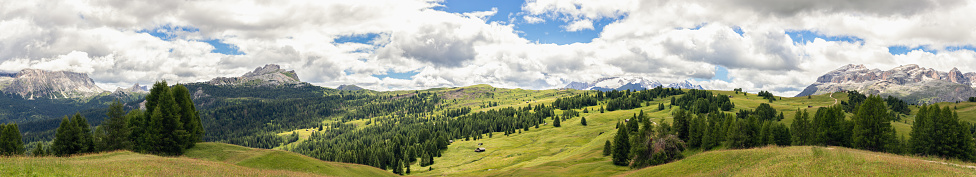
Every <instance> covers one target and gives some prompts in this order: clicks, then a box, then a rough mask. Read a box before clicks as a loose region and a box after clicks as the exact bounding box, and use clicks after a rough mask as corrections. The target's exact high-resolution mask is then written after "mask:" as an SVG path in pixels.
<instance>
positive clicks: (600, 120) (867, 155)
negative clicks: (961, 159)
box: [411, 86, 976, 176]
mask: <svg viewBox="0 0 976 177" xmlns="http://www.w3.org/2000/svg"><path fill="white" fill-rule="evenodd" d="M479 88H480V89H490V88H481V87H480V86H475V87H474V88H467V89H465V91H470V90H475V89H479ZM448 90H451V89H448ZM492 91H493V92H492ZM492 91H489V92H492V93H494V97H493V98H476V99H470V100H458V101H457V103H458V104H460V105H468V106H477V105H476V104H477V103H480V102H487V101H497V102H500V103H502V104H500V105H499V106H496V107H493V108H501V107H509V106H524V105H525V104H527V103H525V102H524V100H527V99H525V98H531V99H532V101H530V103H528V104H538V103H546V104H548V103H551V102H552V101H553V100H554V97H557V96H564V95H571V94H575V93H580V91H575V90H563V91H555V90H550V91H542V93H540V92H536V91H524V90H508V89H497V90H492ZM526 92H528V93H526ZM713 92H714V93H716V94H726V95H733V98H732V99H731V100H732V101H733V103H735V105H736V107H735V109H733V110H732V111H730V112H729V113H734V112H737V111H738V110H742V109H749V110H751V109H754V108H755V107H757V106H759V104H761V103H769V101H768V100H765V99H762V98H761V97H758V96H756V95H755V94H748V96H744V95H742V94H741V93H739V94H735V93H734V92H731V91H713ZM520 94H524V95H522V96H521V97H520V96H518V95H520ZM537 95H538V96H537ZM546 96H549V98H546ZM519 98H522V99H521V100H515V99H519ZM846 100H847V94H846V93H834V94H825V95H814V96H811V97H809V98H808V97H796V98H782V100H777V101H774V102H772V103H769V104H771V105H772V107H773V108H775V109H777V110H778V111H782V112H784V115H785V119H784V120H783V121H782V122H783V123H785V124H787V125H789V124H790V123H792V121H793V115H794V111H796V110H798V109H799V110H807V111H808V112H810V114H811V116H813V113H814V112H816V110H817V109H818V108H820V107H826V106H830V105H834V104H839V103H840V102H841V101H846ZM669 101H670V99H669V98H665V99H658V100H656V101H651V102H650V103H648V104H646V105H649V106H645V107H642V108H638V109H632V110H618V111H613V112H606V113H599V111H595V110H598V109H599V106H593V107H588V109H589V110H591V111H590V113H582V114H581V115H582V116H583V117H586V119H587V122H588V124H589V126H582V125H580V123H579V120H580V118H573V119H571V120H567V121H564V122H563V123H562V125H563V126H562V127H558V128H557V127H553V126H552V125H551V124H550V125H546V126H540V128H538V129H537V128H534V127H533V128H530V129H529V131H522V132H521V133H516V134H512V135H509V136H506V135H503V134H502V133H501V132H496V133H495V134H494V137H493V138H487V135H485V137H486V138H485V139H482V140H472V141H464V140H463V139H462V140H455V143H454V144H452V145H450V146H449V149H448V150H447V151H446V152H445V153H444V156H443V157H440V158H436V159H435V161H436V163H435V164H434V165H433V166H432V170H430V169H431V168H428V167H420V166H419V165H417V164H414V165H413V166H411V169H412V171H413V173H412V174H411V175H417V176H442V175H447V176H612V175H631V176H659V175H658V174H659V173H660V174H675V175H679V176H683V175H692V176H695V175H703V176H714V175H729V174H740V173H741V174H744V175H746V176H750V175H749V174H758V175H774V176H775V175H780V176H782V175H787V176H795V175H805V174H812V175H818V174H819V175H826V174H843V173H833V171H832V170H835V169H838V170H848V171H854V173H862V174H879V175H892V174H902V173H904V174H919V175H955V176H958V174H965V175H973V174H972V173H960V172H966V171H961V170H959V169H961V168H956V167H954V166H951V165H943V164H937V163H929V164H927V165H925V166H922V167H912V168H913V169H911V170H909V171H906V170H908V169H896V168H892V167H902V166H904V167H911V166H910V165H911V164H912V163H915V162H921V161H923V160H921V159H919V158H914V157H904V156H898V155H892V154H884V153H874V152H867V151H860V150H852V149H846V148H834V147H831V148H830V149H821V150H820V152H822V154H821V153H818V154H819V155H821V156H823V157H821V156H817V157H816V158H813V157H811V158H806V159H796V158H795V157H796V156H795V155H803V154H807V155H811V154H812V153H811V152H810V151H811V147H784V148H761V149H748V150H721V151H709V152H705V153H701V154H699V155H701V156H700V157H699V155H695V154H696V153H698V152H700V150H692V151H689V152H686V154H687V155H690V157H689V158H688V159H686V160H682V161H679V162H683V163H688V166H694V165H695V164H700V163H703V162H695V161H694V160H695V159H698V158H707V159H714V158H723V159H726V160H725V161H722V162H715V163H713V164H712V166H709V167H713V169H712V170H715V171H719V172H707V171H706V172H702V174H698V173H688V172H681V173H661V172H659V171H655V170H653V169H645V170H640V171H631V170H632V169H629V168H628V167H619V166H614V165H612V164H611V163H610V157H605V156H602V154H601V152H602V150H603V144H604V142H605V141H607V140H610V139H611V138H612V137H613V134H614V133H615V131H614V126H615V125H616V123H617V122H618V121H623V120H624V119H627V118H630V117H631V116H633V115H634V114H637V113H638V112H640V111H642V110H643V111H644V113H645V114H648V115H649V116H648V117H651V120H652V121H653V122H657V123H660V122H662V121H667V122H668V123H672V122H673V120H672V116H671V112H672V110H676V109H678V108H677V107H674V108H669V109H665V110H663V111H658V110H657V104H658V103H664V104H665V105H668V104H669ZM448 105H449V106H457V105H453V104H448ZM601 105H603V104H602V103H601ZM963 105H965V106H963ZM959 107H960V108H959V109H960V111H966V110H969V111H973V112H974V113H976V104H971V105H970V104H967V103H960V106H959ZM485 109H492V108H484V109H478V108H476V109H475V111H478V110H485ZM556 114H557V115H558V114H560V112H559V111H558V110H557V113H556ZM960 114H961V115H966V114H967V113H964V112H960ZM849 116H850V115H849ZM913 119H914V116H912V115H909V116H907V117H906V118H905V120H904V121H903V122H894V123H892V125H893V126H894V127H895V128H896V131H897V132H898V134H900V135H905V136H907V134H908V133H909V132H910V131H911V125H910V123H911V122H912V120H913ZM963 119H965V118H963ZM549 122H551V119H550V120H549ZM478 143H482V144H483V145H481V146H479V145H478ZM478 147H484V148H486V149H487V151H486V152H481V153H478V152H474V149H475V148H478ZM720 149H721V148H720ZM801 150H806V151H807V152H806V153H800V152H799V151H801ZM767 151H768V152H767ZM794 151H796V152H794ZM716 153H731V155H724V154H723V155H722V156H721V157H712V156H715V155H714V154H716ZM727 156H735V157H736V158H729V157H727ZM728 159H733V160H728ZM891 159H901V161H891V162H884V163H882V162H880V161H890V160H891ZM744 160H746V161H750V162H756V164H761V165H742V164H740V163H741V161H744ZM786 160H793V161H786ZM809 160H815V162H807V161H809ZM774 162H775V163H778V162H787V163H785V164H778V165H775V166H776V168H775V169H774V170H775V171H776V172H773V173H763V172H760V171H759V170H762V169H770V168H767V167H765V166H771V164H772V163H774ZM763 163H767V164H763ZM811 163H814V164H812V165H816V166H815V167H816V168H809V169H803V170H806V171H789V170H792V168H794V167H795V166H799V165H807V164H811ZM888 163H890V164H888ZM706 164H707V163H706ZM784 165H786V166H788V167H781V166H784ZM839 165H847V167H845V168H836V167H838V166H839ZM899 165H901V166H899ZM853 167H857V168H856V169H854V168H853ZM929 167H931V169H932V171H927V169H929ZM655 168H661V170H663V171H681V169H688V168H686V167H683V166H674V165H672V166H659V167H655ZM753 168H756V169H753ZM750 170H752V171H756V172H752V171H750ZM912 170H913V171H912ZM645 171H646V172H645ZM695 171H703V170H695ZM740 171H741V172H740ZM720 172H727V173H725V174H723V173H720ZM969 172H973V171H969ZM664 176H668V175H664Z"/></svg>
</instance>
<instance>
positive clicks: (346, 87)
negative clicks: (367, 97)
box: [336, 85, 363, 90]
mask: <svg viewBox="0 0 976 177" xmlns="http://www.w3.org/2000/svg"><path fill="white" fill-rule="evenodd" d="M362 89H363V88H362V87H359V86H356V85H339V87H336V90H362Z"/></svg>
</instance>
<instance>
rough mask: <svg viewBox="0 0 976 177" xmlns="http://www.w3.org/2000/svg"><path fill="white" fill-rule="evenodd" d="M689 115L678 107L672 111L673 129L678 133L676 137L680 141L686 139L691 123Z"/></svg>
mask: <svg viewBox="0 0 976 177" xmlns="http://www.w3.org/2000/svg"><path fill="white" fill-rule="evenodd" d="M672 98H674V97H672ZM690 119H691V115H690V114H688V113H687V112H686V111H685V110H684V109H678V111H677V112H676V113H674V127H673V128H674V131H675V134H677V135H678V138H679V139H681V140H682V141H688V137H689V136H688V135H689V134H688V133H690V132H689V128H690V124H691V120H690Z"/></svg>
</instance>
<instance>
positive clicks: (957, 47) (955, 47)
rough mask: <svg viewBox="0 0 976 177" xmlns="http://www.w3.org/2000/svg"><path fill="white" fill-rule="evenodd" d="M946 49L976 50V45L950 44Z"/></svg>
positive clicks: (952, 50) (951, 50)
mask: <svg viewBox="0 0 976 177" xmlns="http://www.w3.org/2000/svg"><path fill="white" fill-rule="evenodd" d="M945 50H946V51H950V52H954V51H958V50H969V51H973V52H976V47H974V46H973V45H963V46H949V47H946V48H945Z"/></svg>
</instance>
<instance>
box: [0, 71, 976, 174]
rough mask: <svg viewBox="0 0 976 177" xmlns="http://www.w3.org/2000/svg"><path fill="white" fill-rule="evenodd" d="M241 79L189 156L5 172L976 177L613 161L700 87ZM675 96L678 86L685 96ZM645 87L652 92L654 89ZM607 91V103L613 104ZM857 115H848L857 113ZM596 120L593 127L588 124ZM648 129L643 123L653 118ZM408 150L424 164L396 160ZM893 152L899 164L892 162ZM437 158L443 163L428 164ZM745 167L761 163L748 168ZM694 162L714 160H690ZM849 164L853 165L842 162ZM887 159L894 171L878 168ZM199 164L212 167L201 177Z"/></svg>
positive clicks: (822, 98) (752, 100)
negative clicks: (625, 144) (635, 133)
mask: <svg viewBox="0 0 976 177" xmlns="http://www.w3.org/2000/svg"><path fill="white" fill-rule="evenodd" d="M265 68H267V67H265ZM258 70H262V68H258ZM271 70H273V71H279V70H280V69H277V68H273V69H271ZM255 72H257V70H256V71H255ZM249 75H254V74H249ZM295 79H297V78H295ZM225 80H226V79H225ZM237 80H242V79H237ZM243 80H247V79H243ZM237 83H239V84H242V85H227V84H226V83H224V82H221V84H213V83H190V84H186V87H187V88H188V89H189V90H190V92H191V93H193V94H192V97H193V101H194V104H195V105H196V107H197V109H198V110H199V113H200V116H201V122H202V123H203V127H204V129H205V130H206V134H205V136H204V137H203V140H204V141H207V143H199V144H198V145H197V146H196V147H195V148H191V149H188V150H187V152H186V153H185V154H184V155H182V156H178V157H160V156H154V155H145V154H139V153H134V152H130V151H115V152H101V153H97V154H89V155H81V156H74V157H66V158H60V157H4V158H3V160H5V161H7V162H13V163H4V165H0V166H2V167H0V169H4V171H13V172H14V173H9V174H14V175H17V174H54V175H57V174H74V173H78V174H84V175H91V176H100V174H101V175H103V174H145V175H150V176H157V175H166V174H175V175H202V176H207V175H206V174H213V173H211V172H215V171H217V172H219V171H221V170H229V171H235V173H227V174H240V175H244V176H251V175H256V176H266V175H267V174H279V173H283V174H288V175H287V176H305V175H326V176H377V175H395V174H396V173H403V175H413V176H647V175H652V176H654V175H658V174H661V175H663V174H672V175H678V176H699V175H704V176H711V175H731V174H734V175H745V176H751V175H750V174H752V175H762V176H765V175H787V176H793V175H825V174H837V172H839V171H844V170H838V167H845V166H865V165H868V166H866V167H865V168H864V169H860V170H864V171H857V170H854V169H850V170H854V171H855V172H854V174H879V175H884V174H903V173H904V174H919V175H960V174H963V175H965V174H968V175H972V174H973V173H972V171H967V168H966V167H965V166H971V165H972V163H971V162H964V161H959V160H955V159H935V158H930V157H924V156H923V157H917V156H903V155H896V154H887V153H879V152H870V151H863V150H857V149H849V148H847V147H839V146H775V145H755V146H756V147H755V148H747V149H738V148H731V147H730V146H729V145H727V144H726V143H720V144H718V146H715V147H711V148H697V147H689V148H688V149H687V150H685V151H683V152H682V154H683V156H684V159H679V160H676V161H674V162H671V163H666V164H661V165H653V166H650V167H646V168H631V167H627V166H617V165H614V164H613V163H611V161H612V160H613V158H612V157H611V156H605V155H603V151H604V148H605V147H604V146H605V142H610V141H613V139H614V137H615V136H616V133H615V132H617V128H618V126H619V125H618V124H619V123H624V122H627V121H626V120H628V119H633V118H634V117H635V116H637V115H639V114H642V115H644V117H646V118H647V121H648V122H650V123H651V124H653V126H655V127H656V126H662V124H664V123H667V124H669V125H670V124H675V123H676V122H677V120H676V118H675V114H681V112H682V111H695V110H698V108H694V107H696V106H693V107H692V108H682V107H680V106H678V105H672V102H673V101H672V99H673V98H680V97H684V96H687V94H688V93H687V92H695V93H698V92H697V90H689V89H681V90H679V89H666V88H655V89H651V90H646V91H641V92H629V91H613V90H611V91H606V92H604V91H596V90H575V89H552V90H524V89H506V88H496V87H492V86H490V85H474V86H467V87H453V88H434V89H427V90H404V91H383V92H380V91H372V90H365V89H351V90H337V89H331V88H324V87H318V86H311V85H308V84H303V83H300V84H294V83H280V82H267V83H265V82H262V80H261V79H257V80H256V81H253V80H252V81H242V82H237ZM346 87H347V88H348V87H355V86H346ZM672 91H678V92H676V93H671V92H672ZM705 93H711V94H712V95H709V96H718V97H719V98H720V97H722V96H724V97H728V101H729V103H730V104H731V105H734V106H732V107H730V109H728V110H722V111H720V112H717V113H725V114H729V115H734V114H736V113H741V112H742V111H752V110H754V109H757V108H758V107H762V106H765V105H768V106H769V107H771V108H772V109H774V110H776V111H778V112H781V113H782V117H783V119H782V120H778V121H773V122H775V123H780V124H785V125H790V124H792V123H793V122H794V121H796V120H795V118H794V117H795V114H796V112H797V111H801V112H802V111H806V112H809V113H813V112H817V111H818V110H819V109H822V108H828V107H834V106H842V104H843V105H846V104H848V103H847V102H849V101H851V100H849V97H850V96H851V95H850V93H848V92H832V93H825V94H820V95H810V96H809V97H807V96H803V97H778V96H773V97H764V96H760V95H757V94H755V93H743V92H737V91H721V90H711V91H709V92H705ZM640 94H650V95H652V96H651V97H644V96H641V95H640ZM669 94H671V95H669ZM611 95H617V96H611ZM628 95H629V96H628ZM579 96H583V97H582V98H587V97H593V98H599V99H596V100H602V101H595V102H593V103H585V102H580V103H582V105H578V106H570V108H569V109H565V110H564V109H560V108H556V105H555V104H560V103H559V102H558V101H557V100H560V101H562V102H566V103H570V104H577V102H576V101H573V102H568V101H569V100H574V99H575V98H577V97H579ZM604 96H606V98H602V97H604ZM621 96H622V97H621ZM618 97H619V98H618ZM628 97H629V99H634V100H633V101H635V102H636V103H637V104H636V105H635V107H632V108H628V107H622V108H611V109H612V111H611V109H607V108H608V106H609V105H610V104H621V103H623V104H624V105H626V104H629V103H627V102H629V101H627V99H626V98H628ZM583 100H585V99H583ZM679 100H680V99H679ZM770 100H775V101H770ZM621 101H623V102H621ZM611 102H613V103H611ZM617 102H621V103H617ZM135 103H136V102H132V103H131V104H127V108H126V110H130V109H135V107H132V106H134V105H137V104H135ZM716 104H718V103H716ZM937 105H939V106H941V107H951V108H952V110H953V111H956V112H958V114H959V115H960V120H962V121H964V122H967V123H968V124H967V126H972V125H973V124H972V123H976V119H974V118H973V117H974V115H976V103H971V102H959V103H939V104H937ZM540 106H541V107H540ZM716 109H718V108H716ZM723 109H724V108H723ZM909 109H910V110H911V113H910V114H907V115H905V114H901V115H899V117H901V118H900V119H898V120H896V121H891V123H890V125H891V127H892V128H893V129H894V130H895V131H894V132H895V133H896V135H897V136H898V137H902V138H906V137H907V138H910V137H911V134H910V133H911V132H912V124H913V123H914V121H915V120H916V119H915V116H916V115H915V114H914V113H916V112H918V111H919V106H914V105H913V106H909ZM97 110H98V109H94V110H91V111H92V112H93V114H97V113H98V112H100V111H97ZM102 114H104V113H102ZM574 114H578V115H574ZM854 115H855V114H854V113H845V116H847V117H848V118H847V119H851V118H850V117H851V116H854ZM691 116H693V117H695V116H694V115H691ZM703 116H704V115H698V117H703ZM556 117H562V118H558V119H560V120H561V121H560V124H561V125H560V126H559V127H555V126H554V124H555V122H554V118H556ZM584 118H585V119H586V125H583V124H582V122H581V121H582V119H584ZM92 124H93V125H97V124H98V123H94V122H93V123H92ZM638 127H641V129H643V127H644V126H643V125H640V126H638ZM26 131H28V132H30V131H34V129H27V130H26ZM47 131H53V130H47ZM30 134H31V133H27V135H30ZM418 137H419V138H418ZM424 137H426V138H424ZM45 141H48V142H45ZM49 141H50V140H43V139H41V140H40V141H28V142H27V144H29V146H28V147H29V148H28V149H27V150H28V152H30V151H31V150H32V149H30V148H34V147H35V146H36V145H38V144H44V145H45V146H50V144H49V143H50V142H49ZM441 141H451V142H450V143H447V142H441ZM441 143H443V144H441ZM231 144H236V145H231ZM238 145H241V146H238ZM242 146H248V147H242ZM323 147H329V148H323ZM254 148H259V149H254ZM477 148H484V149H485V151H484V152H475V149H477ZM264 149H274V150H264ZM288 151H290V152H288ZM391 152H392V153H391ZM384 153H387V154H385V155H384ZM354 154H371V155H366V156H361V155H354ZM872 154H873V155H872ZM428 156H430V157H428ZM403 158H406V159H411V158H413V159H416V160H412V161H406V160H403V161H400V160H393V159H403ZM879 158H881V159H887V160H878V159H879ZM380 159H386V160H380ZM427 159H429V161H432V162H427V161H428V160H427ZM717 159H732V160H724V161H723V160H717ZM735 159H740V160H735ZM799 159H815V160H814V161H813V162H812V163H811V162H810V161H809V160H799ZM891 159H894V160H891ZM3 160H0V161H3ZM377 160H379V161H377ZM702 161H705V162H702ZM740 161H750V162H755V163H749V164H740V163H738V162H740ZM919 161H934V162H940V163H925V164H926V167H924V169H926V170H921V171H911V170H909V171H905V170H904V169H902V168H891V167H892V166H905V165H906V164H915V163H917V162H919ZM121 162H138V163H133V164H144V165H146V164H155V165H163V166H165V165H173V164H197V165H202V166H199V167H196V166H182V167H178V168H177V167H174V168H173V169H175V171H156V170H154V169H142V168H127V170H124V171H116V172H113V170H111V169H114V168H119V167H120V166H126V164H125V163H121ZM688 163H691V164H698V165H701V164H708V165H705V166H701V167H696V168H689V167H688V166H689V165H690V164H688ZM838 163H839V164H846V165H837V164H838ZM877 163H884V164H885V165H869V164H877ZM57 164H73V165H71V166H76V167H78V168H69V169H75V170H80V169H96V170H94V171H96V172H98V171H101V172H98V173H94V172H93V173H80V171H73V170H68V171H63V172H53V171H44V170H38V169H44V168H43V167H47V166H56V165H57ZM354 164H357V165H354ZM358 164H362V165H358ZM394 164H397V165H399V164H403V166H402V167H400V170H403V171H398V170H397V169H396V168H397V166H395V165H394ZM960 164H962V165H960ZM391 165H393V166H391ZM811 165H812V166H813V167H815V168H803V169H801V170H797V169H796V168H794V167H793V166H811ZM690 166H696V165H690ZM37 167H40V168H37ZM360 167H361V168H360ZM57 168H61V167H60V166H58V167H57ZM98 169H100V170H98ZM695 169H697V170H695ZM841 169H843V168H841ZM196 170H203V171H206V172H201V173H198V172H196ZM932 170H935V171H932Z"/></svg>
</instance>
